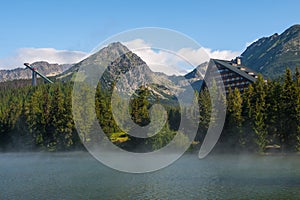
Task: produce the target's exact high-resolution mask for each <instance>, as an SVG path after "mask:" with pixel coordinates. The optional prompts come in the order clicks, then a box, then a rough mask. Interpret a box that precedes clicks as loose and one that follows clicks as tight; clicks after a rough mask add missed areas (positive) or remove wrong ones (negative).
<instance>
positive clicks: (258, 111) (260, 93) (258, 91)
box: [253, 75, 268, 152]
mask: <svg viewBox="0 0 300 200" xmlns="http://www.w3.org/2000/svg"><path fill="white" fill-rule="evenodd" d="M254 91H255V95H254V99H255V104H254V106H255V107H254V110H253V119H254V132H255V134H256V144H257V146H258V151H259V152H263V151H264V150H265V147H266V145H267V144H268V138H267V126H266V124H265V120H266V101H265V98H266V84H265V82H264V78H263V76H262V75H258V79H257V81H256V82H255V83H254Z"/></svg>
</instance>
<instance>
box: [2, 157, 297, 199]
mask: <svg viewBox="0 0 300 200" xmlns="http://www.w3.org/2000/svg"><path fill="white" fill-rule="evenodd" d="M0 163H1V165H0V199H167V198H169V199H218V198H221V199H296V198H299V196H300V169H299V167H298V166H299V165H300V157H298V156H254V155H252V156H249V155H209V156H208V157H207V158H205V159H202V160H199V159H198V157H197V155H195V154H187V155H184V156H183V157H182V158H180V159H179V160H178V161H176V162H175V163H173V164H172V165H170V166H169V167H167V168H164V169H162V170H159V171H156V172H152V173H146V174H129V173H122V172H118V171H115V170H112V169H110V168H108V167H106V166H104V165H102V164H101V163H99V162H98V161H97V160H95V159H94V158H93V157H91V156H90V155H89V154H88V153H86V152H71V153H3V154H0Z"/></svg>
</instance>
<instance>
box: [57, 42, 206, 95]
mask: <svg viewBox="0 0 300 200" xmlns="http://www.w3.org/2000/svg"><path fill="white" fill-rule="evenodd" d="M85 66H93V67H95V68H99V67H100V68H101V69H102V70H104V69H105V73H104V74H103V76H102V79H101V84H102V86H104V87H107V88H108V89H111V88H109V87H111V86H112V85H115V84H116V83H117V82H118V81H121V84H119V85H117V90H118V91H121V92H124V93H126V94H129V95H130V94H132V93H133V92H134V90H135V89H134V88H137V87H138V86H141V85H144V84H146V83H151V84H147V85H148V87H149V89H151V90H153V94H154V93H155V94H157V95H158V96H160V97H161V98H165V97H166V96H168V97H170V96H172V95H174V93H176V94H178V93H180V92H182V91H183V90H185V87H186V86H187V85H189V84H190V82H195V81H199V80H200V79H202V77H200V76H195V75H194V76H193V77H192V76H191V77H186V78H185V77H184V76H167V75H166V74H164V73H161V72H153V71H151V69H150V68H149V66H148V65H147V64H146V63H145V62H144V61H143V60H142V59H141V58H140V57H139V56H137V55H136V54H134V53H133V52H131V51H130V50H129V49H128V48H127V47H126V46H124V45H123V44H121V43H120V42H115V43H111V44H109V45H108V46H107V47H104V48H103V49H101V50H100V51H98V52H96V53H95V54H93V55H91V56H89V57H88V58H86V59H84V60H83V61H81V62H79V63H77V64H75V65H74V66H72V67H71V68H70V69H68V70H66V71H65V72H64V73H62V74H60V75H58V76H57V77H56V78H57V79H58V80H64V81H67V80H71V79H73V78H74V76H75V75H76V74H77V72H78V70H79V69H81V68H82V67H85ZM95 75H96V74H95ZM162 86H164V87H162ZM162 88H164V89H162ZM166 88H169V90H168V89H166ZM170 91H172V92H173V94H171V92H170Z"/></svg>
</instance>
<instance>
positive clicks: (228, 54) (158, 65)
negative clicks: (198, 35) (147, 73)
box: [124, 39, 240, 75]
mask: <svg viewBox="0 0 300 200" xmlns="http://www.w3.org/2000/svg"><path fill="white" fill-rule="evenodd" d="M124 45H126V46H127V47H128V48H129V49H130V50H131V51H133V52H134V53H136V54H137V55H138V56H139V57H141V58H142V59H143V60H144V61H145V62H146V63H147V64H148V65H149V67H150V68H151V69H152V70H153V71H159V72H164V73H166V74H168V75H172V74H185V73H187V72H188V71H191V69H193V68H195V67H196V66H198V65H199V64H201V63H204V62H206V61H208V60H209V58H216V59H224V60H231V59H232V58H235V57H236V56H238V55H239V54H240V52H234V51H230V50H215V51H214V50H211V49H209V48H203V47H201V48H199V49H191V48H182V49H180V50H179V51H177V52H173V53H172V52H169V51H166V50H161V49H153V48H152V47H151V44H148V43H146V42H145V41H143V40H142V39H136V40H132V41H128V42H125V43H124ZM186 61H188V63H187V62H186Z"/></svg>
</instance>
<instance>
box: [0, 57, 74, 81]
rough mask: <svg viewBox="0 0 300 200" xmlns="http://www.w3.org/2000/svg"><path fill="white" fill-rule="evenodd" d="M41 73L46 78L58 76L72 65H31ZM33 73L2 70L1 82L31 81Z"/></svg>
mask: <svg viewBox="0 0 300 200" xmlns="http://www.w3.org/2000/svg"><path fill="white" fill-rule="evenodd" d="M31 65H32V66H33V67H35V68H36V69H37V70H38V71H39V72H41V73H42V74H44V75H45V76H56V75H58V74H60V73H62V72H64V71H65V70H67V69H69V68H70V67H71V66H72V65H71V64H63V65H59V64H49V63H48V62H44V61H41V62H35V63H32V64H31ZM30 78H31V71H30V70H28V69H25V66H24V68H17V69H12V70H0V82H4V81H10V80H16V79H30Z"/></svg>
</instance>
